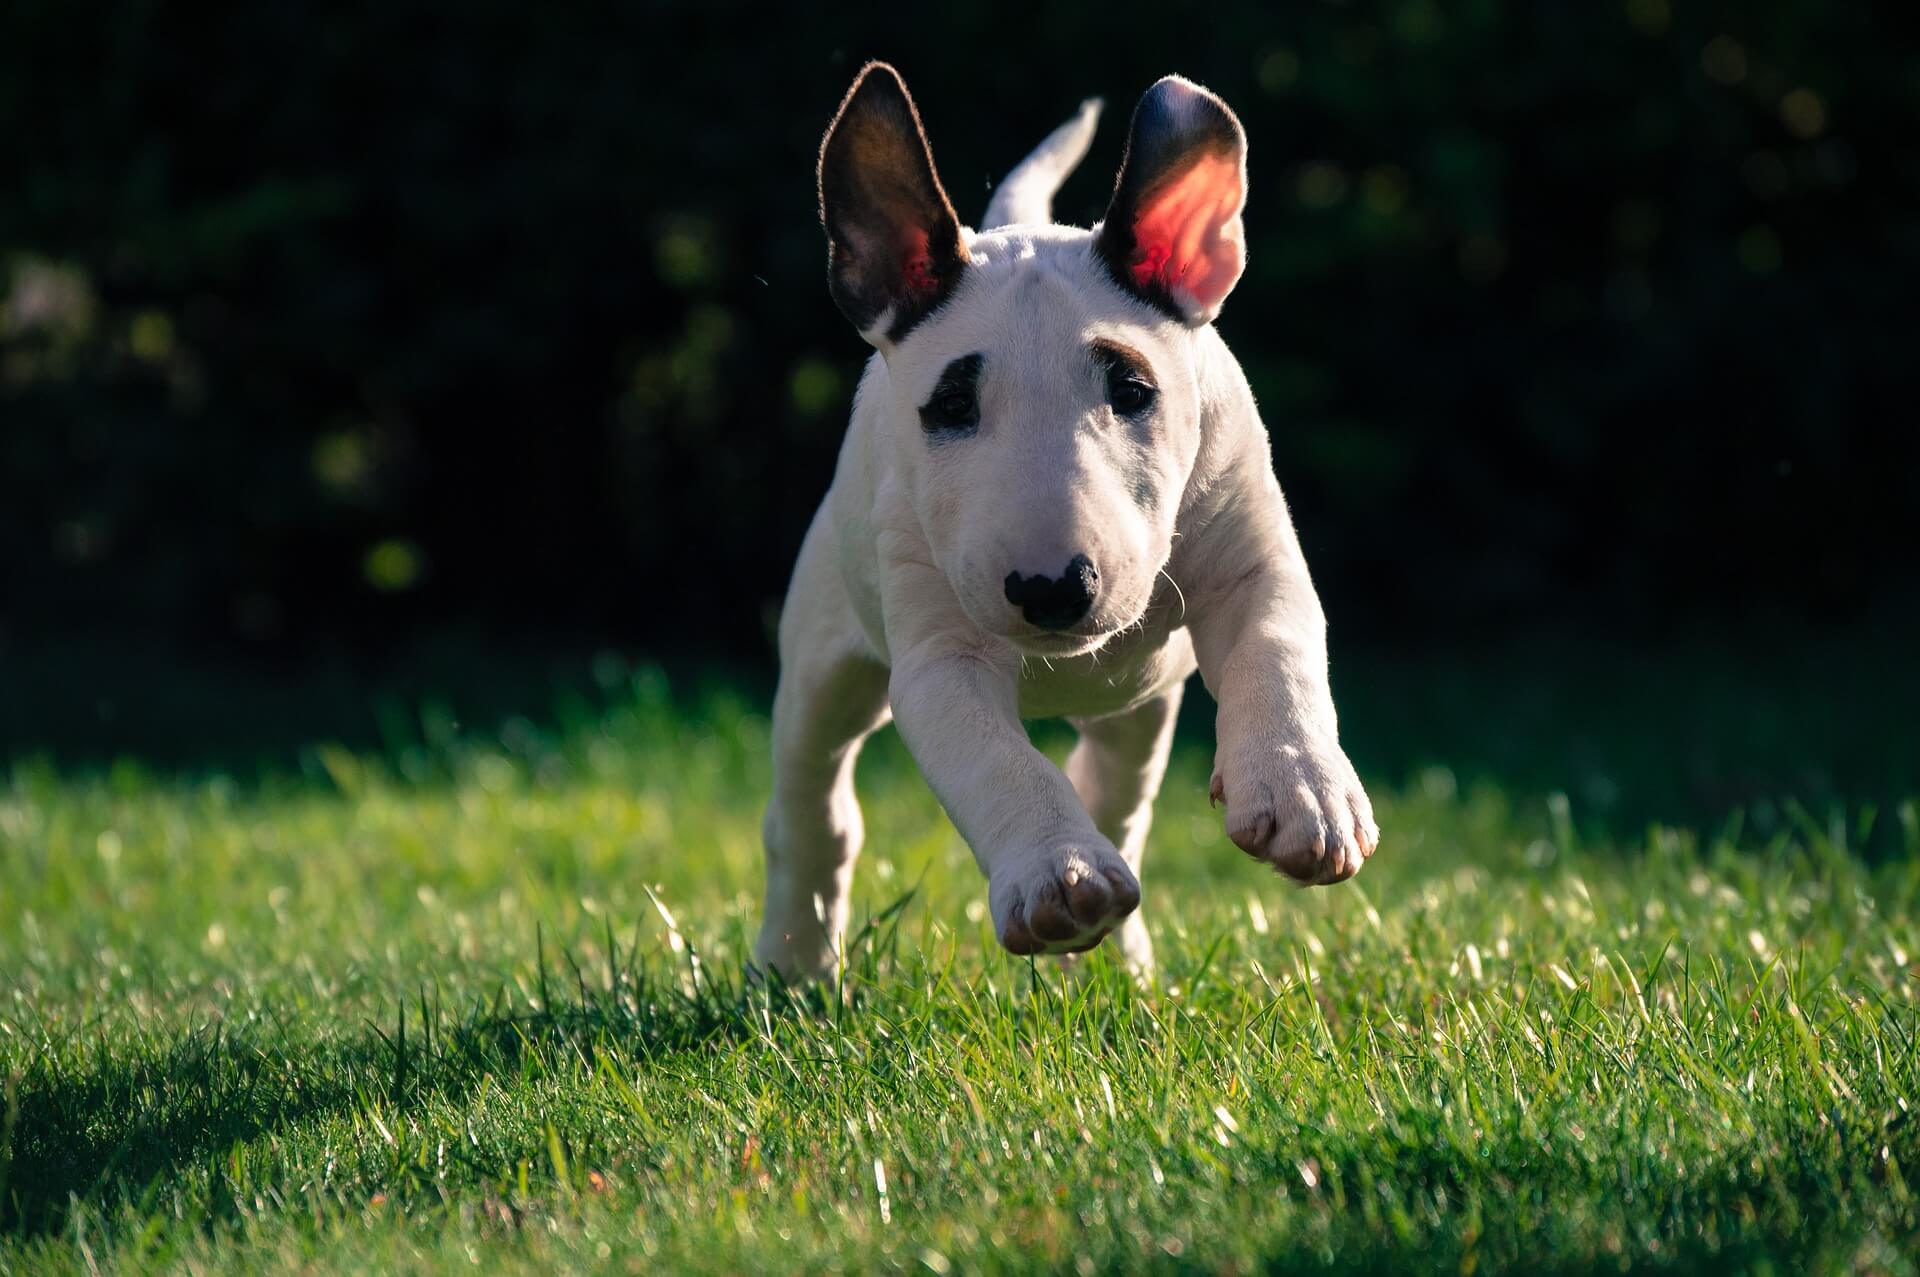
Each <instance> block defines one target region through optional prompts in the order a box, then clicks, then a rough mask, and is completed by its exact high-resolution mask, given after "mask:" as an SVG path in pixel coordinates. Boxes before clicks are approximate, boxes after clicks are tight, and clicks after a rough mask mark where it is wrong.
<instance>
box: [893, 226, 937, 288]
mask: <svg viewBox="0 0 1920 1277" xmlns="http://www.w3.org/2000/svg"><path fill="white" fill-rule="evenodd" d="M928 239H929V237H928V235H927V232H926V231H924V230H921V229H920V228H919V227H917V226H916V227H910V228H909V229H908V230H907V232H906V254H905V256H906V260H905V262H904V263H903V264H902V266H901V276H902V278H903V279H904V281H905V283H906V286H907V289H908V290H909V291H910V292H912V293H914V294H916V295H918V296H921V297H930V296H932V295H933V294H934V293H935V292H936V291H938V290H939V288H940V283H941V278H940V272H939V270H938V269H937V268H936V267H935V266H934V264H933V254H932V253H930V252H929V251H927V242H928Z"/></svg>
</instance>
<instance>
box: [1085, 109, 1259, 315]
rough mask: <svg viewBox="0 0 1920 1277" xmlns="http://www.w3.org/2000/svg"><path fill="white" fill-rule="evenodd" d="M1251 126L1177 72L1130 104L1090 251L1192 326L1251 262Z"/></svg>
mask: <svg viewBox="0 0 1920 1277" xmlns="http://www.w3.org/2000/svg"><path fill="white" fill-rule="evenodd" d="M1246 202H1247V135H1246V134H1245V133H1244V132H1242V131H1241V129H1240V121H1239V120H1237V119H1235V118H1234V114H1233V112H1232V111H1231V110H1229V109H1228V108H1227V104H1226V103H1225V102H1222V101H1221V100H1220V99H1219V98H1217V97H1215V96H1214V95H1213V94H1211V93H1209V92H1208V91H1207V90H1205V89H1203V88H1201V87H1200V86H1199V85H1197V84H1195V83H1193V82H1192V81H1191V80H1183V79H1181V78H1180V77H1179V76H1177V75H1170V76H1168V77H1167V78H1166V79H1164V80H1162V81H1160V82H1159V83H1158V84H1156V85H1154V86H1153V87H1152V88H1151V89H1148V90H1147V91H1146V93H1145V94H1144V95H1142V97H1141V98H1140V105H1138V106H1137V107H1135V108H1134V110H1133V125H1132V128H1131V130H1130V132H1129V133H1128V135H1127V153H1126V155H1125V156H1124V157H1123V158H1122V159H1121V161H1120V176H1119V178H1118V180H1116V181H1115V183H1114V187H1113V203H1111V204H1110V205H1108V206H1107V216H1106V220H1105V221H1104V222H1102V223H1101V226H1100V234H1099V237H1098V238H1097V239H1096V241H1095V244H1094V251H1095V252H1096V253H1098V254H1099V256H1100V257H1101V259H1102V260H1103V261H1104V262H1105V263H1106V265H1107V269H1108V270H1110V271H1111V272H1112V273H1113V277H1114V278H1115V279H1116V280H1118V281H1119V282H1120V286H1121V287H1122V288H1125V289H1127V290H1128V291H1129V292H1132V293H1135V294H1137V295H1138V296H1140V297H1141V298H1143V299H1144V300H1146V301H1147V302H1149V303H1151V304H1152V305H1154V306H1157V307H1159V308H1160V309H1161V310H1164V311H1166V312H1167V313H1169V314H1171V315H1173V316H1174V317H1175V318H1177V319H1180V320H1183V321H1185V322H1186V323H1187V324H1189V325H1191V326H1193V327H1196V328H1197V327H1199V326H1200V325H1202V324H1207V323H1211V322H1213V318H1214V316H1216V315H1218V314H1219V313H1220V303H1221V302H1223V301H1225V300H1226V297H1227V294H1228V293H1229V292H1230V291H1232V289H1233V285H1234V283H1235V282H1236V281H1237V280H1238V279H1239V278H1240V271H1241V269H1242V268H1243V267H1244V266H1245V265H1246V263H1247V249H1246V241H1245V236H1244V232H1243V231H1242V229H1241V225H1240V210H1241V209H1242V208H1244V207H1245V206H1246Z"/></svg>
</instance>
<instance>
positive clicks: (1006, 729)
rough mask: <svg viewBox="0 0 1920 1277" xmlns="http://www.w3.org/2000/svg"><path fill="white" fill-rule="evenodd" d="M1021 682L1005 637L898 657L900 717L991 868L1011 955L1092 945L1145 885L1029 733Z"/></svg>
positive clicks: (953, 642) (895, 685) (895, 694)
mask: <svg viewBox="0 0 1920 1277" xmlns="http://www.w3.org/2000/svg"><path fill="white" fill-rule="evenodd" d="M1019 681H1020V660H1019V656H1018V654H1017V653H1015V651H1014V650H1013V648H1012V647H1011V646H1010V645H1008V644H1007V643H1005V642H1004V641H1001V640H995V639H989V638H986V637H985V636H980V635H970V636H969V635H956V636H936V637H930V638H927V639H924V640H922V641H921V642H920V643H918V644H917V645H916V646H915V647H913V648H912V649H910V650H909V651H907V652H906V653H905V654H904V655H900V656H897V657H896V660H895V662H894V666H893V676H892V680H891V683H890V687H889V691H890V694H891V697H892V701H893V716H894V721H895V723H896V724H898V726H899V729H900V735H901V736H902V738H904V739H905V741H906V743H907V748H908V749H909V750H910V751H912V753H913V756H914V759H915V761H916V762H918V763H919V764H920V770H921V772H922V773H923V774H924V775H925V776H926V778H927V783H928V784H929V785H930V786H931V787H932V789H933V792H934V794H935V795H936V796H938V798H939V799H940V803H941V805H942V806H943V807H945V808H946V809H947V814H948V815H949V816H950V817H952V819H953V823H954V825H955V827H956V828H958V829H959V830H960V834H961V836H962V837H964V838H965V839H966V840H967V845H968V846H970V847H971V848H972V849H973V854H974V859H975V860H977V861H978V862H979V864H980V868H981V869H982V870H983V871H984V872H985V873H986V875H987V883H988V887H987V899H988V903H989V905H990V906H991V907H992V910H993V921H994V927H995V929H996V931H997V932H998V934H999V937H1000V943H1001V944H1002V945H1004V946H1005V947H1006V948H1007V949H1008V950H1009V951H1010V952H1013V953H1071V952H1077V951H1079V950H1082V949H1090V948H1092V947H1093V946H1094V945H1096V944H1098V943H1100V941H1101V939H1102V938H1103V937H1104V936H1106V934H1107V933H1108V932H1109V931H1111V930H1113V929H1114V928H1115V927H1116V926H1118V925H1119V924H1120V923H1121V921H1122V920H1124V919H1125V918H1126V916H1127V915H1128V914H1129V913H1131V912H1133V909H1134V907H1135V906H1136V905H1138V904H1139V903H1140V883H1139V880H1138V879H1137V878H1135V877H1134V874H1133V871H1132V870H1131V869H1129V868H1128V867H1127V863H1126V861H1125V860H1123V859H1122V858H1121V856H1120V853H1119V852H1118V851H1116V850H1115V849H1114V846H1113V844H1112V843H1111V842H1109V841H1108V840H1107V839H1106V838H1105V837H1103V836H1102V835H1101V834H1100V832H1099V830H1097V829H1095V828H1094V825H1093V820H1092V819H1091V818H1090V817H1089V816H1088V815H1087V811H1086V808H1085V807H1083V806H1082V805H1081V803H1080V799H1079V797H1078V796H1077V795H1076V794H1075V793H1074V789H1073V785H1072V784H1071V783H1070V782H1069V781H1068V780H1067V778H1066V776H1065V775H1064V774H1063V773H1062V772H1061V771H1060V769H1059V768H1058V767H1055V766H1054V765H1053V763H1051V762H1050V761H1048V759H1047V757H1046V756H1045V755H1044V754H1042V753H1041V752H1040V751H1039V750H1037V749H1035V748H1034V747H1033V745H1032V743H1031V742H1030V741H1029V740H1028V739H1027V734H1026V730H1025V728H1024V727H1022V726H1021V723H1020V715H1019Z"/></svg>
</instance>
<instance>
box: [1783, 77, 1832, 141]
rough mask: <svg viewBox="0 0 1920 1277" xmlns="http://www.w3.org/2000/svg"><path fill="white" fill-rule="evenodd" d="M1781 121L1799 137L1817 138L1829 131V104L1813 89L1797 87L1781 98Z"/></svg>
mask: <svg viewBox="0 0 1920 1277" xmlns="http://www.w3.org/2000/svg"><path fill="white" fill-rule="evenodd" d="M1780 122H1781V123H1782V124H1784V125H1786V126H1787V132H1789V133H1791V134H1793V135H1794V136H1795V137H1797V138H1816V137H1819V136H1820V135H1821V134H1822V133H1824V132H1826V131H1827V104H1826V102H1825V101H1824V100H1822V99H1821V97H1820V95H1819V94H1818V93H1815V92H1814V91H1813V90H1812V89H1795V90H1793V92H1791V93H1789V94H1787V96H1785V97H1784V98H1781V99H1780Z"/></svg>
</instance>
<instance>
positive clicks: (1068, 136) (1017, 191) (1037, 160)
mask: <svg viewBox="0 0 1920 1277" xmlns="http://www.w3.org/2000/svg"><path fill="white" fill-rule="evenodd" d="M1100 107H1101V101H1100V99H1099V98H1088V99H1087V100H1086V101H1085V102H1082V103H1081V104H1080V109H1079V111H1077V112H1076V113H1075V114H1074V117H1073V118H1072V119H1071V120H1068V121H1067V122H1066V123H1065V124H1062V125H1061V126H1060V127H1059V128H1057V129H1055V130H1054V131H1053V132H1051V133H1049V134H1047V139H1046V141H1044V142H1042V143H1040V145H1039V146H1037V147H1035V148H1034V149H1033V154H1032V155H1029V156H1028V157H1027V158H1026V159H1024V160H1021V161H1020V163H1019V165H1018V166H1017V167H1016V168H1015V169H1014V170H1013V172H1011V173H1009V174H1007V180H1006V181H1004V182H1002V183H1000V189H999V190H997V191H995V192H994V193H993V201H992V202H991V203H989V204H988V205H987V215H986V217H984V218H983V219H981V222H980V229H981V230H983V231H990V230H992V229H993V228H994V227H996V226H1045V225H1046V224H1047V223H1049V222H1051V221H1052V220H1053V193H1054V192H1055V191H1057V190H1059V189H1060V183H1062V182H1064V181H1066V180H1067V174H1069V173H1071V172H1073V169H1074V166H1075V165H1076V164H1078V163H1079V162H1080V161H1081V160H1082V159H1084V158H1085V157H1086V154H1087V147H1089V146H1091V145H1092V144H1093V130H1094V127H1095V126H1096V125H1097V124H1098V123H1099V122H1100Z"/></svg>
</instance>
